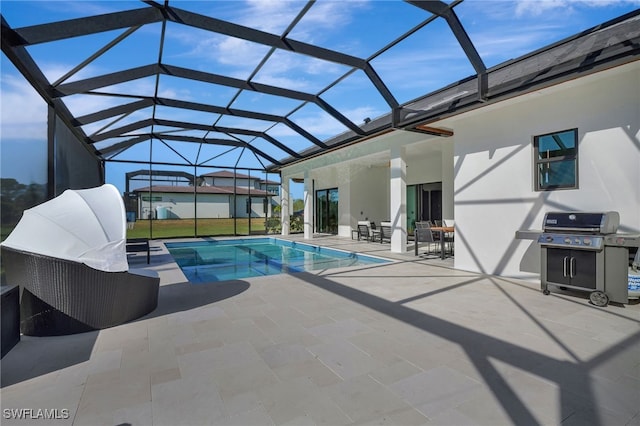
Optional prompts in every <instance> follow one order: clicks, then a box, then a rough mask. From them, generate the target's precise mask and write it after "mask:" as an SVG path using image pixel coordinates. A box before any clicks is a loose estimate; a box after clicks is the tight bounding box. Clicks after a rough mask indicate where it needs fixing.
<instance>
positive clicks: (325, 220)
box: [316, 188, 338, 234]
mask: <svg viewBox="0 0 640 426" xmlns="http://www.w3.org/2000/svg"><path fill="white" fill-rule="evenodd" d="M316 232H318V233H322V234H337V233H338V188H332V189H321V190H319V191H316Z"/></svg>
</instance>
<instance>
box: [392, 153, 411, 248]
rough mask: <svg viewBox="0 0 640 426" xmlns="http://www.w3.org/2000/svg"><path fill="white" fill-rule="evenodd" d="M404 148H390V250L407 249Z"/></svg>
mask: <svg viewBox="0 0 640 426" xmlns="http://www.w3.org/2000/svg"><path fill="white" fill-rule="evenodd" d="M404 151H405V150H404V148H402V147H393V148H391V162H390V168H391V170H390V178H391V183H390V185H389V189H390V194H389V202H390V204H391V209H390V211H391V227H392V228H391V251H392V252H394V253H404V252H406V251H407V163H406V161H405V158H404Z"/></svg>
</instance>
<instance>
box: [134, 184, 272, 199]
mask: <svg viewBox="0 0 640 426" xmlns="http://www.w3.org/2000/svg"><path fill="white" fill-rule="evenodd" d="M193 188H194V187H193V186H171V185H156V186H152V187H151V192H162V193H173V194H188V193H193ZM195 189H196V192H197V193H198V194H233V187H232V186H196V187H195ZM249 189H251V192H249ZM133 191H134V192H149V187H148V186H147V187H144V188H137V189H134V190H133ZM236 194H238V195H249V194H251V195H253V196H265V195H266V196H269V197H273V195H274V194H270V193H268V192H267V191H263V190H261V189H254V188H246V187H241V186H239V187H237V188H236Z"/></svg>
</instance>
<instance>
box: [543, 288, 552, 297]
mask: <svg viewBox="0 0 640 426" xmlns="http://www.w3.org/2000/svg"><path fill="white" fill-rule="evenodd" d="M550 293H551V292H550V291H549V289H546V288H545V289H544V290H542V294H544V295H545V296H548V295H549V294H550Z"/></svg>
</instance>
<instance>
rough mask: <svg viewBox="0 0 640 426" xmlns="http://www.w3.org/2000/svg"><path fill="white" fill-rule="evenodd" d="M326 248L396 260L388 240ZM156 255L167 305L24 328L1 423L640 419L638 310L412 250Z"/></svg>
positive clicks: (335, 241)
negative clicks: (278, 258) (365, 260)
mask: <svg viewBox="0 0 640 426" xmlns="http://www.w3.org/2000/svg"><path fill="white" fill-rule="evenodd" d="M314 243H317V244H323V245H330V246H337V247H341V248H344V249H347V250H357V251H360V252H369V253H371V254H380V255H386V256H389V255H390V253H389V251H388V247H389V246H388V244H386V245H380V244H370V243H365V242H357V241H352V240H350V239H348V238H335V237H332V238H317V239H314ZM155 245H156V246H158V251H154V252H153V255H152V264H151V266H150V268H151V269H155V270H157V271H158V272H159V274H160V276H161V279H162V281H161V284H162V287H161V290H160V300H159V306H158V308H157V309H156V310H155V311H154V312H153V313H151V314H150V315H148V316H146V317H144V318H142V319H140V320H137V321H134V322H132V323H129V324H125V325H122V326H119V327H114V328H111V329H107V330H102V331H100V332H91V333H84V334H78V335H73V336H62V337H48V338H34V337H24V336H23V339H22V341H21V342H20V343H19V344H18V345H17V346H16V347H15V348H14V349H13V350H12V351H11V352H9V354H8V355H6V356H5V358H3V360H2V364H1V367H2V389H1V394H0V396H1V402H2V409H3V412H2V414H3V417H2V419H0V422H1V423H2V425H3V426H4V425H12V424H25V425H26V424H29V425H31V424H36V425H46V424H54V425H65V424H74V425H154V426H157V425H171V426H175V425H209V424H212V425H273V424H276V425H349V424H381V425H421V424H425V425H432V424H433V425H476V424H478V425H507V424H517V425H530V424H545V425H547V424H548V425H556V424H563V425H564V424H566V425H589V424H591V425H627V424H630V425H640V304H637V303H636V304H631V305H611V306H609V307H607V308H597V307H594V306H591V305H589V303H588V301H587V300H586V298H585V297H582V296H581V295H580V294H577V295H576V294H572V295H569V294H559V293H552V294H551V295H550V296H544V295H542V294H541V292H540V291H539V285H538V284H536V283H531V282H524V281H517V280H507V279H502V278H498V277H494V276H487V275H479V274H474V273H468V272H464V271H456V270H454V269H452V268H451V260H450V259H448V260H445V261H442V260H440V259H437V258H436V259H422V258H416V257H414V256H413V253H412V252H409V253H407V254H396V255H393V258H394V259H396V260H397V262H395V263H390V264H384V265H374V266H362V267H355V268H342V269H334V270H325V271H318V272H317V273H302V274H295V275H278V276H271V277H261V278H251V279H246V280H241V281H232V282H224V283H213V284H206V285H197V286H196V285H190V284H188V283H185V282H184V276H183V275H182V273H181V272H180V271H179V269H178V268H177V266H176V265H175V263H173V262H172V259H171V257H170V256H169V255H168V254H167V253H166V251H164V249H163V248H161V247H160V246H159V245H158V244H157V243H155ZM131 263H132V264H135V265H133V266H136V267H137V266H144V267H146V264H145V263H144V262H140V261H139V260H137V258H136V259H132V261H131ZM7 409H9V410H10V409H33V410H34V411H33V413H34V414H37V411H36V410H37V409H58V410H62V409H66V410H68V412H69V418H68V419H58V420H49V421H47V420H44V419H39V420H26V421H25V420H22V421H20V420H15V419H10V418H7V417H10V416H8V415H7V414H8V412H7V411H6V410H7Z"/></svg>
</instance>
